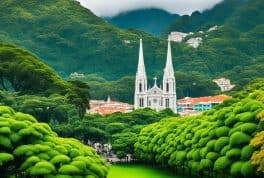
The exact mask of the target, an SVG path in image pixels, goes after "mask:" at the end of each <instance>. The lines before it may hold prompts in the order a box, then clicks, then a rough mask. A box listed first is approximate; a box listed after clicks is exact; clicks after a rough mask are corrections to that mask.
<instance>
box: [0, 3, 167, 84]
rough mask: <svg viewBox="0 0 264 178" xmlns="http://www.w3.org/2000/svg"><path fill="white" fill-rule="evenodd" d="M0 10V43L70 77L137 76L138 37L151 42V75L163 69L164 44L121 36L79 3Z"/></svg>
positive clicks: (134, 35)
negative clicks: (30, 54)
mask: <svg viewBox="0 0 264 178" xmlns="http://www.w3.org/2000/svg"><path fill="white" fill-rule="evenodd" d="M0 8H1V9H2V10H1V12H0V17H1V20H0V29H1V30H0V41H1V42H5V43H6V42H7V43H15V44H17V45H19V46H23V47H25V48H27V49H29V50H30V51H32V52H33V53H35V54H37V55H38V56H40V57H41V58H42V59H43V60H45V61H47V63H48V64H50V65H51V66H52V67H54V68H55V70H56V71H59V72H64V73H66V74H67V75H68V74H70V73H71V72H74V71H80V72H87V73H98V74H100V75H102V76H104V77H106V78H108V79H116V78H119V77H121V76H124V75H125V74H127V72H128V73H130V74H132V72H133V73H134V71H135V69H136V65H137V64H136V63H137V53H138V52H137V51H138V50H137V49H138V41H139V38H140V36H141V37H142V38H143V39H144V40H145V41H146V42H147V43H146V45H145V48H146V52H145V55H146V56H148V58H149V59H151V61H150V60H147V61H146V63H147V64H151V63H153V64H155V65H153V69H152V71H155V70H156V69H157V68H158V66H159V65H161V64H163V65H164V63H165V62H164V61H165V59H164V58H165V57H161V56H162V55H164V56H165V50H166V42H165V41H164V42H161V40H160V39H158V38H154V37H152V36H151V35H149V34H146V33H141V32H137V31H124V30H120V29H118V28H116V27H114V26H112V25H110V24H108V23H106V22H105V21H104V20H103V19H101V18H99V17H97V16H95V15H94V14H93V13H92V12H90V11H89V10H88V9H85V8H84V7H82V6H81V5H80V4H79V3H78V2H77V1H73V0H58V1H51V0H48V1H43V2H42V3H39V1H37V0H30V1H19V0H12V1H9V0H3V1H1V2H0ZM124 40H130V44H126V43H125V42H124ZM163 50H164V51H163ZM161 59H162V60H161Z"/></svg>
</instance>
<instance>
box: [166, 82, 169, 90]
mask: <svg viewBox="0 0 264 178" xmlns="http://www.w3.org/2000/svg"><path fill="white" fill-rule="evenodd" d="M166 91H167V92H169V83H166Z"/></svg>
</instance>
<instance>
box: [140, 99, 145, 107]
mask: <svg viewBox="0 0 264 178" xmlns="http://www.w3.org/2000/svg"><path fill="white" fill-rule="evenodd" d="M139 107H144V99H143V98H140V99H139Z"/></svg>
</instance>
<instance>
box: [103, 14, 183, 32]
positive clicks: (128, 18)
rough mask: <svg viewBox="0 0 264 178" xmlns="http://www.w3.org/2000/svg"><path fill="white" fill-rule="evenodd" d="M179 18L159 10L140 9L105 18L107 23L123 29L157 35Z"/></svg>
mask: <svg viewBox="0 0 264 178" xmlns="http://www.w3.org/2000/svg"><path fill="white" fill-rule="evenodd" d="M179 17H180V16H179V15H177V14H171V13H169V12H167V11H164V10H161V9H140V10H133V11H128V12H123V13H121V14H118V15H116V16H114V17H105V18H104V19H105V20H107V21H108V22H109V23H111V24H113V25H116V26H117V27H119V28H123V29H129V28H133V29H137V30H141V31H145V32H147V33H151V34H154V35H159V34H160V33H161V32H163V31H164V30H165V29H166V28H167V27H168V25H169V24H171V23H172V22H173V21H175V20H176V19H178V18H179Z"/></svg>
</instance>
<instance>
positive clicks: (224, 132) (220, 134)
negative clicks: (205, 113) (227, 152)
mask: <svg viewBox="0 0 264 178" xmlns="http://www.w3.org/2000/svg"><path fill="white" fill-rule="evenodd" d="M229 130H230V129H229V128H228V127H226V126H223V127H219V128H217V129H216V131H215V133H216V136H217V137H224V136H227V135H228V132H229Z"/></svg>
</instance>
